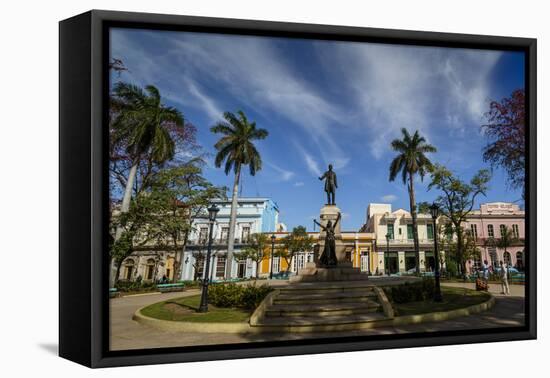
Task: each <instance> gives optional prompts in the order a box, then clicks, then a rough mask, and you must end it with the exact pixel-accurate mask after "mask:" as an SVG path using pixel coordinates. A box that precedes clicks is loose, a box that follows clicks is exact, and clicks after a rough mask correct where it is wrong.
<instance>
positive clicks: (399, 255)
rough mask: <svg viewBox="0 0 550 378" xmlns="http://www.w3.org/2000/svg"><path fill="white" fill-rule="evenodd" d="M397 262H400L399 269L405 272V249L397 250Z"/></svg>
mask: <svg viewBox="0 0 550 378" xmlns="http://www.w3.org/2000/svg"><path fill="white" fill-rule="evenodd" d="M397 262H398V264H399V271H400V272H402V273H403V272H405V271H406V269H405V251H398V252H397Z"/></svg>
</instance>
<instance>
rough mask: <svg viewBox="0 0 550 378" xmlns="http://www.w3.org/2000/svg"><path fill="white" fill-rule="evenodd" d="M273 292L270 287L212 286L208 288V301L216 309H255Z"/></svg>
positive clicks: (254, 285)
mask: <svg viewBox="0 0 550 378" xmlns="http://www.w3.org/2000/svg"><path fill="white" fill-rule="evenodd" d="M272 290H273V289H272V288H271V287H269V286H268V285H256V284H252V285H246V286H245V285H237V284H234V283H226V284H221V283H220V284H212V285H210V286H209V287H208V301H209V302H210V303H212V304H213V305H214V306H216V307H242V308H246V309H253V308H256V307H257V306H258V305H259V304H260V303H261V301H262V300H263V299H264V298H265V297H266V296H267V294H269V292H271V291H272Z"/></svg>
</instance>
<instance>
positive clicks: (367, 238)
mask: <svg viewBox="0 0 550 378" xmlns="http://www.w3.org/2000/svg"><path fill="white" fill-rule="evenodd" d="M289 234H290V232H282V231H281V232H275V233H270V234H268V236H270V237H271V235H275V243H274V248H275V249H277V248H279V247H280V245H281V242H282V240H283V239H284V238H285V237H287V236H288V235H289ZM308 235H309V236H311V237H312V238H313V240H314V247H313V249H312V250H308V251H300V252H298V253H296V254H295V255H294V257H293V258H292V259H288V260H290V261H288V262H287V260H286V259H284V258H283V257H277V256H276V255H277V253H275V256H273V265H272V255H271V247H269V248H266V250H265V251H264V257H263V260H262V261H261V263H260V272H259V276H260V277H268V276H269V274H270V272H271V270H270V269H271V266H273V273H274V274H277V273H280V272H284V271H287V270H288V271H289V272H291V273H296V272H297V271H298V270H299V269H302V268H305V266H306V264H307V263H308V262H312V261H314V260H315V259H316V258H318V257H319V253H320V251H318V248H316V246H315V244H316V243H315V242H316V241H318V240H319V233H318V232H308ZM342 242H343V244H344V246H345V253H346V260H347V261H349V262H351V263H352V264H353V267H356V268H360V269H361V271H362V272H365V273H370V274H373V273H374V267H375V263H376V254H375V253H374V246H375V238H374V234H372V233H368V232H355V231H342ZM316 254H317V256H316ZM289 264H290V267H289Z"/></svg>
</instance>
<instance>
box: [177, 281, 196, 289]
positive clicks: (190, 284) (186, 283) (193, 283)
mask: <svg viewBox="0 0 550 378" xmlns="http://www.w3.org/2000/svg"><path fill="white" fill-rule="evenodd" d="M177 283H182V284H183V285H184V286H185V287H186V288H192V287H200V286H201V283H200V282H199V281H177Z"/></svg>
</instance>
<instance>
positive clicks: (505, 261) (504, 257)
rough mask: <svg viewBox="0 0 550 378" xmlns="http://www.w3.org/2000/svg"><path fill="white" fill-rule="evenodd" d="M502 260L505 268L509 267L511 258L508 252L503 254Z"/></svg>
mask: <svg viewBox="0 0 550 378" xmlns="http://www.w3.org/2000/svg"><path fill="white" fill-rule="evenodd" d="M502 258H503V260H504V264H506V266H511V263H512V257H511V256H510V252H504V254H503V255H502Z"/></svg>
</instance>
